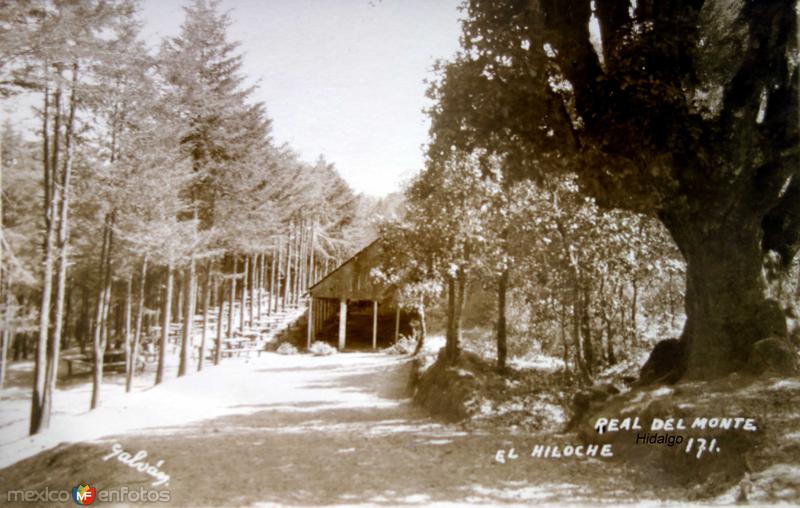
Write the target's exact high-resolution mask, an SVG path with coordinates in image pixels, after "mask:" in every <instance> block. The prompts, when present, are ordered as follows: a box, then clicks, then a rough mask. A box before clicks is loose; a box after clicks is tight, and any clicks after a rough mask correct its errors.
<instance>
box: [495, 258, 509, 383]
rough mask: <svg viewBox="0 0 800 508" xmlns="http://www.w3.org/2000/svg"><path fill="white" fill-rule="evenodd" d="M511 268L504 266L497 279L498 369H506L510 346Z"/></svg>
mask: <svg viewBox="0 0 800 508" xmlns="http://www.w3.org/2000/svg"><path fill="white" fill-rule="evenodd" d="M508 272H509V269H508V268H504V269H503V271H502V272H501V273H500V277H499V279H498V281H497V369H498V370H500V371H501V372H504V371H505V370H506V356H507V355H508V346H507V340H506V292H507V290H508V275H509V273H508Z"/></svg>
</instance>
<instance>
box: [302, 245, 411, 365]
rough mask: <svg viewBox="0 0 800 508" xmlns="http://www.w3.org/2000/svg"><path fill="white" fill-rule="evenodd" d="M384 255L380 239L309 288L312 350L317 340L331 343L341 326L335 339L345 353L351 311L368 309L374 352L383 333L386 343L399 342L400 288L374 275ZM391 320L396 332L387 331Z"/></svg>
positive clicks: (308, 339) (308, 343)
mask: <svg viewBox="0 0 800 508" xmlns="http://www.w3.org/2000/svg"><path fill="white" fill-rule="evenodd" d="M381 255H382V245H381V240H380V239H377V240H375V241H373V242H372V243H370V244H369V245H367V246H366V247H364V248H363V249H361V250H360V251H359V252H358V253H357V254H355V255H354V256H353V257H351V258H350V259H348V260H347V261H345V262H344V263H342V264H341V265H339V266H338V267H337V268H336V269H334V270H333V271H332V272H330V273H329V274H328V275H327V276H325V277H324V278H323V279H321V280H320V281H319V282H317V283H316V284H315V285H313V286H311V287H310V288H309V290H308V292H309V296H310V298H309V304H308V316H307V317H308V330H307V345H308V347H311V343H312V342H314V341H315V340H320V339H321V340H331V339H332V337H330V336H331V335H332V334H331V333H330V331H331V328H332V326H337V325H338V328H333V330H334V332H333V334H335V337H333V339H335V341H336V344H337V345H338V348H339V350H340V351H342V350H344V348H345V346H346V344H347V339H348V337H347V335H348V313H349V312H348V311H350V310H352V311H357V312H359V313H362V310H363V309H364V308H365V306H367V310H368V312H370V313H371V317H372V323H371V325H372V326H371V332H372V348H373V349H375V348H377V346H378V342H379V329H380V335H381V338H383V339H384V341H385V338H386V337H387V336H389V333H391V337H392V338H393V340H394V341H396V340H397V337H398V335H399V333H400V327H401V313H400V309H399V306H398V305H397V301H396V288H395V287H394V286H386V285H383V284H380V283H379V282H378V281H376V280H375V278H374V277H373V276H372V275H371V273H370V272H371V271H372V269H373V268H376V267H378V266H379V264H380V260H381ZM390 313H391V314H390ZM387 318H389V319H393V321H394V322H393V323H392V324H393V325H394V326H393V327H392V328H393V329H387V326H386V323H385V322H386V321H387ZM403 324H405V323H403ZM351 331H352V327H351ZM387 332H388V333H387Z"/></svg>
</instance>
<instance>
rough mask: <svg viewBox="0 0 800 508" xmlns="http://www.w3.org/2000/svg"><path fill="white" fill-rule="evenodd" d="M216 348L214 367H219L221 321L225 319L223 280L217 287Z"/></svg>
mask: <svg viewBox="0 0 800 508" xmlns="http://www.w3.org/2000/svg"><path fill="white" fill-rule="evenodd" d="M217 302H219V307H218V308H217V346H216V348H215V349H214V365H219V360H220V358H222V321H223V319H224V318H225V279H221V280H220V281H219V286H218V287H217Z"/></svg>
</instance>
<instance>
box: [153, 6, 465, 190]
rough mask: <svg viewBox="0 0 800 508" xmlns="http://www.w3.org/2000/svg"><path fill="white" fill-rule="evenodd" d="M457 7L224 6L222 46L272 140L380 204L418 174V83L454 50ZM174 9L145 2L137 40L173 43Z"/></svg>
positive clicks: (422, 121) (421, 123) (179, 13)
mask: <svg viewBox="0 0 800 508" xmlns="http://www.w3.org/2000/svg"><path fill="white" fill-rule="evenodd" d="M459 3H460V0H223V2H222V8H223V9H224V10H228V11H229V14H230V18H231V21H232V23H231V26H230V27H229V29H228V36H229V40H231V41H238V42H240V43H241V46H240V51H241V53H242V54H243V56H244V65H243V72H244V74H245V75H246V76H247V79H248V82H249V83H251V84H252V83H255V84H257V85H258V89H257V90H256V92H255V94H254V98H255V99H256V100H258V101H262V102H264V103H265V104H266V106H267V113H268V115H269V116H270V117H271V118H272V119H273V138H274V140H275V141H276V143H278V144H282V143H284V142H286V143H288V144H289V145H290V146H291V147H292V148H294V149H295V151H296V152H298V153H299V154H300V157H301V159H303V160H306V161H308V162H314V161H315V160H316V159H317V158H318V157H319V155H321V154H322V155H324V156H325V159H326V160H327V161H328V162H332V163H333V164H334V165H335V166H336V168H337V170H338V171H339V173H340V174H341V175H342V176H343V177H344V178H345V180H347V182H348V183H349V184H350V185H351V187H353V188H354V189H355V190H356V191H358V192H363V193H366V194H370V195H374V196H383V195H386V194H388V193H390V192H393V191H397V190H400V188H401V183H402V182H403V181H405V180H407V179H409V178H410V177H411V176H413V175H414V174H415V173H416V172H417V171H419V169H421V167H422V163H423V155H422V145H423V144H424V143H425V141H426V139H427V132H428V125H429V123H428V121H427V119H426V117H425V115H424V113H423V112H422V110H423V108H425V107H426V106H427V105H428V100H427V99H426V98H425V90H426V85H425V83H424V80H425V79H426V78H428V79H431V78H432V77H433V74H432V71H431V68H432V66H433V63H434V62H435V61H436V59H439V58H449V57H451V56H452V55H453V54H454V53H455V52H456V50H457V49H458V37H459V34H460V24H459V16H460V13H459V12H458V5H459ZM184 4H185V2H182V1H179V0H145V1H144V2H143V13H142V18H143V21H144V23H145V26H144V28H143V35H144V37H145V39H146V40H147V41H148V42H149V43H151V44H152V46H153V47H154V48H155V47H157V45H158V43H159V41H160V40H161V39H162V38H163V37H165V36H176V35H177V34H178V33H179V31H180V25H181V23H182V21H183V9H182V7H181V6H182V5H184Z"/></svg>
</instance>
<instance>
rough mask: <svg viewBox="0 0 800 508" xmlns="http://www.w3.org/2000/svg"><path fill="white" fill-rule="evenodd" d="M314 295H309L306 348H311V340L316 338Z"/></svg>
mask: <svg viewBox="0 0 800 508" xmlns="http://www.w3.org/2000/svg"><path fill="white" fill-rule="evenodd" d="M313 309H314V297H313V296H311V297H309V301H308V316H307V318H308V319H307V323H306V349H311V341H312V340H314V310H313Z"/></svg>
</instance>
